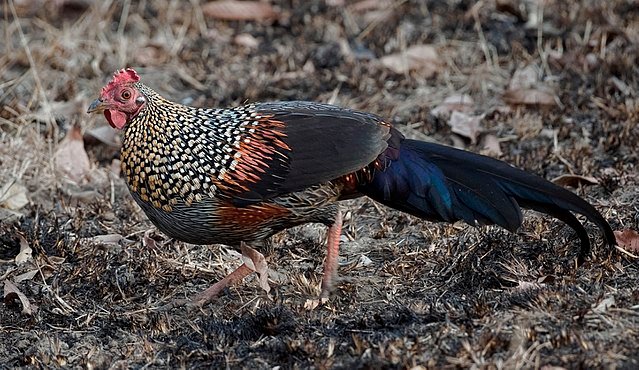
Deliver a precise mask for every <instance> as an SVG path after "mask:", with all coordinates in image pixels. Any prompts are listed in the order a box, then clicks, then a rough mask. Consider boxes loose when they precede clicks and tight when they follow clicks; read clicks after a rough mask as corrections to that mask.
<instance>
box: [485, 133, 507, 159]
mask: <svg viewBox="0 0 639 370" xmlns="http://www.w3.org/2000/svg"><path fill="white" fill-rule="evenodd" d="M481 154H483V155H488V156H491V157H501V156H502V155H503V154H504V153H503V152H502V151H501V147H500V145H499V139H497V136H495V135H493V134H489V135H486V136H485V137H484V148H483V149H482V150H481Z"/></svg>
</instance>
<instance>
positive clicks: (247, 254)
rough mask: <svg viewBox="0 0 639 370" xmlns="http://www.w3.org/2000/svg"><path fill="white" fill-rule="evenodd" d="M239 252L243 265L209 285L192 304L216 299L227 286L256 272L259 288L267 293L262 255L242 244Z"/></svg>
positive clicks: (266, 273)
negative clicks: (258, 278)
mask: <svg viewBox="0 0 639 370" xmlns="http://www.w3.org/2000/svg"><path fill="white" fill-rule="evenodd" d="M240 250H241V252H242V259H243V260H244V263H243V264H242V265H240V267H238V268H236V269H235V270H233V272H231V273H230V274H228V275H226V276H225V277H224V278H223V279H222V280H220V281H218V282H217V283H215V284H213V285H211V287H209V288H208V289H206V290H205V291H203V292H201V293H199V294H198V295H196V296H195V297H193V301H192V303H193V304H195V305H204V304H205V303H207V302H209V301H211V300H213V299H214V298H216V297H217V295H218V294H220V292H221V291H222V290H224V289H225V288H226V287H227V286H229V285H233V284H236V283H238V282H240V281H242V279H244V278H245V277H246V276H248V275H249V274H250V273H251V272H254V271H255V272H257V273H258V275H259V277H260V286H261V287H262V288H263V289H264V290H266V292H267V293H268V292H269V290H270V287H269V285H268V266H267V264H266V259H265V258H264V255H262V253H260V252H258V251H256V250H255V249H253V248H251V247H249V246H248V245H246V244H245V243H244V242H242V243H241V244H240Z"/></svg>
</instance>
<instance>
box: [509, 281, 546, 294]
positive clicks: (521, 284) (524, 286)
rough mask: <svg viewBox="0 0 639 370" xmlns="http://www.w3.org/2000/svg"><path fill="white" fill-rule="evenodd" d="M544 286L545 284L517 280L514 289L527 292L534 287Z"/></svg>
mask: <svg viewBox="0 0 639 370" xmlns="http://www.w3.org/2000/svg"><path fill="white" fill-rule="evenodd" d="M543 287H544V284H540V283H537V282H531V281H521V280H520V281H518V282H517V286H516V287H515V288H514V289H515V290H516V291H519V292H527V291H530V290H534V289H541V288H543Z"/></svg>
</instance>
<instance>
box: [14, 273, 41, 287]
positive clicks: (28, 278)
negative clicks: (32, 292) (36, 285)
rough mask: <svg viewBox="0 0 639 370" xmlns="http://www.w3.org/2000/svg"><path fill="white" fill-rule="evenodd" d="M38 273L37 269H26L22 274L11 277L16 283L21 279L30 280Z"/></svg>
mask: <svg viewBox="0 0 639 370" xmlns="http://www.w3.org/2000/svg"><path fill="white" fill-rule="evenodd" d="M37 274H38V270H31V271H27V272H25V273H24V274H20V275H18V276H16V277H14V278H13V281H14V282H15V283H16V284H18V283H19V282H21V281H25V280H31V279H33V277H34V276H36V275H37Z"/></svg>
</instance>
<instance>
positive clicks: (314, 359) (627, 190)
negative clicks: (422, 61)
mask: <svg viewBox="0 0 639 370" xmlns="http://www.w3.org/2000/svg"><path fill="white" fill-rule="evenodd" d="M327 3H339V1H332V2H331V1H326V2H325V1H287V2H277V4H276V5H277V6H278V9H279V11H280V12H281V16H280V20H279V21H274V22H232V21H231V22H228V21H219V20H214V19H208V18H205V16H204V15H203V13H202V11H201V6H200V2H199V1H198V0H194V1H191V2H179V1H167V0H157V1H142V2H132V1H124V2H113V1H104V2H95V3H94V2H89V1H84V0H78V1H71V0H69V1H51V2H41V1H38V0H30V1H29V0H26V1H17V0H14V1H8V0H5V1H4V2H3V4H2V8H0V11H1V12H2V18H3V20H2V22H1V23H0V24H1V26H0V27H1V29H2V34H1V35H0V43H1V47H2V50H3V51H4V53H2V55H0V127H1V130H2V131H1V132H0V141H1V142H0V189H5V186H6V185H7V184H9V185H11V184H17V185H16V186H18V185H19V186H20V187H17V188H16V189H18V190H16V191H18V192H22V193H23V194H24V195H26V196H27V197H28V200H29V204H28V205H26V206H24V207H20V208H18V209H12V210H7V209H0V223H1V225H0V260H2V261H1V262H0V276H1V277H2V280H5V279H12V280H14V281H15V279H16V277H17V276H19V275H20V274H22V273H25V272H30V271H34V274H35V275H33V276H32V277H31V278H27V279H25V280H23V281H21V282H20V283H18V284H17V285H18V287H19V288H20V290H21V291H22V292H23V293H24V294H25V295H26V297H27V298H28V299H29V301H30V302H31V304H32V305H35V306H37V310H35V313H34V314H32V315H26V314H22V313H21V312H20V309H21V308H20V305H18V304H15V303H13V302H7V303H6V304H3V305H1V306H0V333H1V335H2V338H3V340H2V341H0V358H4V359H5V360H4V361H3V363H2V364H0V367H6V368H13V367H16V366H23V367H29V366H33V367H40V368H51V367H87V368H96V367H97V368H109V367H112V368H127V367H133V368H139V367H143V366H146V367H152V368H156V367H205V366H206V367H209V366H210V367H222V366H224V367H231V368H235V367H245V368H272V367H274V366H282V367H284V368H332V367H335V368H420V367H419V366H421V367H427V368H436V367H437V368H439V367H475V368H479V367H482V368H484V367H486V368H507V369H510V368H543V367H545V368H546V369H549V368H552V367H551V366H561V367H565V368H599V367H604V368H634V367H637V366H639V355H637V350H636V348H637V341H638V340H639V293H638V290H637V281H639V269H638V265H637V262H636V260H633V259H631V258H630V257H628V256H624V255H620V254H619V253H610V251H609V250H607V249H606V248H605V247H603V246H602V245H601V237H600V236H599V235H598V234H597V232H596V230H595V229H594V227H592V225H589V229H590V230H591V235H592V236H593V237H596V242H597V243H596V246H595V248H594V253H593V256H592V257H591V259H590V260H589V261H588V262H587V263H586V265H585V266H583V267H581V268H575V266H574V256H575V252H576V248H577V241H576V238H575V235H574V234H573V233H572V231H571V230H570V229H569V228H568V227H566V226H565V225H563V224H561V223H559V222H556V221H553V220H550V219H549V218H547V217H543V216H540V215H538V214H532V213H529V214H528V215H527V216H528V217H527V219H526V221H525V224H524V226H523V227H522V229H521V230H522V231H521V232H520V233H519V235H513V234H509V233H507V232H506V231H504V230H501V229H498V228H494V227H487V228H483V229H472V228H469V227H466V226H463V225H460V224H458V225H441V224H431V223H427V222H421V221H420V220H417V219H415V218H412V217H409V216H406V215H403V214H401V213H399V212H395V211H392V210H389V209H385V208H381V207H380V206H378V205H375V204H373V203H372V202H371V201H368V200H356V201H352V202H349V203H346V204H345V205H344V210H345V211H347V217H346V222H345V225H344V243H343V252H342V257H341V258H342V259H341V268H340V275H341V277H342V279H341V283H340V285H339V289H338V290H337V292H336V293H335V294H334V296H333V297H332V298H331V300H330V302H329V303H328V304H326V305H325V306H322V307H320V308H318V309H316V310H314V311H310V312H309V311H306V310H305V309H304V308H303V305H304V302H305V301H306V299H308V298H314V297H316V296H317V294H318V286H319V281H320V278H321V263H322V259H323V253H324V252H323V248H322V246H321V243H322V241H323V240H322V238H323V235H322V230H321V229H319V228H318V227H317V226H316V225H310V226H304V227H299V228H296V229H293V230H290V231H288V232H285V233H282V234H280V235H277V236H276V237H275V238H274V243H273V248H272V251H271V255H270V266H271V268H272V269H273V275H272V280H273V282H275V284H272V285H274V286H276V289H274V291H273V292H272V293H271V294H270V295H269V296H266V295H265V294H264V292H262V291H260V290H259V288H258V285H257V281H256V279H255V278H253V277H251V278H249V279H247V280H246V281H245V282H244V283H243V284H241V285H238V286H236V287H233V288H231V289H229V291H228V292H227V294H225V295H223V296H222V297H221V298H220V299H219V300H218V301H216V302H214V303H213V304H210V305H208V306H206V307H204V308H203V309H202V310H196V311H189V310H186V309H174V310H172V311H170V312H166V311H161V310H159V308H160V307H161V306H163V305H165V304H167V303H170V302H172V301H174V300H176V299H180V298H185V297H189V296H191V295H192V294H193V293H195V292H197V291H200V290H202V289H204V288H205V287H207V286H208V284H210V283H211V281H213V280H215V279H218V278H219V277H221V276H222V275H223V274H224V273H226V272H228V271H230V269H232V268H233V267H234V266H235V265H236V263H237V254H236V253H235V252H233V251H229V250H226V249H224V248H221V247H218V246H211V247H208V248H207V247H197V246H192V245H185V244H183V243H179V242H175V241H171V240H165V239H164V237H163V236H162V235H158V234H153V233H151V234H149V235H148V236H147V237H145V232H146V231H147V230H149V229H150V228H151V225H150V223H149V222H148V221H147V220H146V218H145V217H144V215H143V214H142V213H141V211H140V210H139V209H138V208H137V206H135V205H134V203H133V201H132V200H131V198H130V197H129V195H128V191H127V189H126V186H125V185H124V183H123V181H122V179H120V178H119V176H118V175H117V174H114V173H113V172H112V171H111V169H112V168H117V162H115V166H114V161H116V159H115V158H116V156H117V151H116V149H115V148H113V147H109V146H107V145H104V144H100V143H99V142H98V143H95V142H93V141H89V140H86V141H85V147H86V150H87V152H88V154H89V158H90V163H91V170H90V172H89V173H88V174H87V175H86V176H85V178H83V179H82V180H81V181H79V182H72V181H69V180H68V179H66V178H65V177H64V176H61V175H60V173H59V172H58V171H57V170H56V164H55V161H54V159H53V158H54V157H55V153H56V152H57V150H58V149H59V147H60V144H59V143H60V142H61V141H62V139H63V138H64V137H65V136H66V134H67V132H69V130H70V129H71V128H72V127H73V126H80V127H81V129H82V130H83V132H86V131H90V130H91V129H93V128H95V127H98V126H101V125H104V122H103V119H101V118H100V117H90V116H88V115H86V114H85V113H84V112H85V109H86V107H87V106H88V104H89V102H90V101H91V100H92V99H93V98H95V97H96V96H97V94H98V92H99V89H100V88H101V86H102V85H103V84H104V82H105V81H106V80H107V79H108V78H109V77H110V75H111V73H112V72H113V71H114V70H116V69H119V68H121V67H124V66H135V67H136V68H137V69H138V71H140V72H141V74H142V78H143V79H144V81H145V82H146V83H147V84H148V85H150V86H153V87H154V88H156V89H157V90H159V91H161V92H162V93H163V94H164V95H165V96H167V97H170V98H171V99H172V100H176V101H180V102H185V103H188V104H192V105H199V106H222V105H232V104H240V103H242V102H244V101H247V100H248V101H265V100H278V99H281V100H287V99H308V100H318V101H330V102H333V103H336V104H340V105H345V106H350V107H353V108H358V109H364V110H369V111H373V112H376V113H378V114H380V115H383V116H386V117H389V118H390V119H392V120H393V122H394V123H395V124H397V125H398V126H399V127H400V128H401V129H402V130H403V131H404V132H406V133H407V134H408V135H411V136H415V137H421V138H425V139H431V140H432V139H434V140H438V141H441V142H444V143H449V144H456V145H462V146H466V147H467V148H468V149H469V150H474V151H479V150H481V149H482V144H481V140H480V142H479V144H477V145H470V144H469V143H468V142H467V141H465V139H463V138H460V137H455V136H454V135H453V134H451V131H450V128H449V127H448V125H447V124H446V120H445V119H442V118H437V117H434V116H432V115H431V114H430V111H431V110H432V109H433V108H434V107H435V106H436V105H438V104H439V103H440V102H441V101H442V100H443V99H444V98H446V97H448V96H451V95H454V94H461V93H465V94H469V95H470V96H471V97H472V98H473V100H474V102H475V107H474V112H473V113H477V114H482V113H486V118H485V119H484V120H483V121H482V126H483V130H484V133H483V135H485V134H493V135H496V136H497V137H498V138H499V140H500V142H501V150H502V151H503V153H504V156H503V159H504V160H507V161H509V162H511V163H513V164H516V165H518V166H521V167H524V168H527V169H529V170H531V171H534V172H536V173H539V174H541V175H543V176H545V177H547V178H553V177H555V176H557V175H560V174H565V173H577V174H584V175H588V176H594V177H597V178H599V179H600V185H598V186H590V187H587V188H581V189H578V190H577V191H578V192H579V193H580V194H581V195H583V196H584V197H585V198H586V199H588V200H589V201H591V202H592V203H593V204H594V205H595V206H596V207H597V208H598V209H599V210H601V211H602V213H603V214H604V216H605V217H606V218H607V219H608V220H610V222H611V224H612V225H613V228H615V229H622V228H634V229H638V228H639V225H638V224H637V222H638V221H637V204H639V199H638V197H637V194H639V182H638V180H637V171H636V166H637V165H638V154H637V153H638V152H637V146H636V143H637V142H638V141H639V131H638V129H637V126H636V123H637V120H638V119H639V81H638V78H639V77H638V76H639V70H638V67H637V66H638V65H639V60H638V58H639V57H638V55H639V47H638V46H637V45H639V10H637V6H636V4H634V2H632V1H627V0H614V1H608V2H591V1H583V2H562V1H545V2H521V4H526V5H525V6H524V5H521V4H520V2H518V1H511V2H508V1H484V2H478V3H472V2H468V1H432V2H431V1H400V2H394V3H393V4H394V5H393V4H391V5H386V6H382V7H380V8H377V9H371V10H363V11H362V10H356V9H354V8H352V7H349V6H331V5H327ZM348 3H349V2H348V1H347V4H348ZM371 3H372V4H374V3H375V2H371ZM380 3H381V0H380ZM537 3H538V4H545V5H544V7H543V9H538V8H537V6H538V5H534V4H537ZM508 4H515V6H509V5H508ZM531 4H532V5H531ZM520 5H521V6H520ZM522 7H523V8H522ZM521 9H524V10H525V12H523V13H522V12H521ZM534 14H537V17H535V16H534ZM542 14H543V17H542V18H539V16H540V15H542ZM535 19H537V21H536V22H534V20H535ZM527 22H528V23H527ZM244 34H250V35H252V36H253V37H254V38H255V39H256V40H257V41H258V43H259V44H258V46H257V47H256V48H251V47H249V46H245V45H242V43H241V42H239V43H238V42H237V41H236V40H237V38H236V36H237V35H244ZM422 43H423V44H432V45H433V46H434V47H435V48H436V50H437V51H438V53H439V56H440V58H441V60H442V64H441V66H440V67H439V70H438V72H437V73H436V74H435V75H434V76H432V77H425V76H424V75H423V74H421V73H420V72H419V71H408V72H406V73H403V74H394V73H392V72H390V71H389V70H388V69H386V68H384V67H383V66H382V65H381V64H380V63H379V62H378V58H379V57H381V56H384V55H388V54H391V53H396V52H400V53H401V52H402V51H403V50H406V48H407V47H409V46H411V45H416V44H422ZM530 64H534V65H536V66H537V67H538V69H539V71H540V77H541V83H543V84H545V85H546V86H550V87H551V88H552V89H554V90H553V91H554V93H556V95H557V98H558V100H559V102H560V103H561V104H559V105H557V106H551V107H536V106H520V107H514V106H507V105H506V104H505V103H504V102H503V101H502V99H501V97H502V94H503V93H504V92H505V91H506V90H507V89H508V85H509V82H510V79H511V77H512V76H513V74H514V73H515V71H517V70H519V69H521V68H522V67H524V66H526V65H530ZM116 172H117V171H116ZM8 188H9V187H6V189H8ZM20 189H22V190H20ZM3 197H4V194H0V199H3ZM5 207H6V205H5ZM18 235H24V237H25V238H26V240H27V241H28V244H29V246H30V247H31V248H32V249H33V251H34V252H33V254H34V258H33V259H32V260H31V261H28V262H26V263H24V264H21V265H19V266H18V265H16V263H14V260H13V259H14V257H15V256H16V255H17V254H18V252H19V248H20V239H19V237H18ZM102 235H111V236H109V237H101V236H102ZM96 237H97V238H96Z"/></svg>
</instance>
